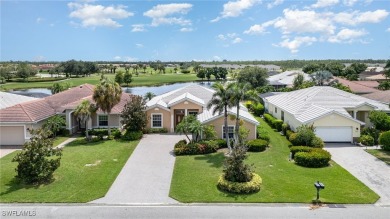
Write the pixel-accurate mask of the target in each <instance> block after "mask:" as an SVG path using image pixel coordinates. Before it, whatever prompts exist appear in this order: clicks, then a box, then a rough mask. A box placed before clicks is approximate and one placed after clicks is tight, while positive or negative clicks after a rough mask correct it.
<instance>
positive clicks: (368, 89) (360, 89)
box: [334, 77, 378, 94]
mask: <svg viewBox="0 0 390 219" xmlns="http://www.w3.org/2000/svg"><path fill="white" fill-rule="evenodd" d="M334 79H336V80H338V81H339V83H341V84H343V85H345V86H347V87H349V88H350V89H351V90H352V92H354V93H356V94H368V93H373V92H377V91H378V90H377V89H375V88H373V87H372V86H373V83H370V82H368V83H366V82H363V81H349V80H346V79H344V78H339V77H334ZM357 82H359V83H357ZM362 82H363V83H362Z"/></svg>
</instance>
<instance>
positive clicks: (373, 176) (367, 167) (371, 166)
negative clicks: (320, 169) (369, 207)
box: [326, 144, 390, 206]
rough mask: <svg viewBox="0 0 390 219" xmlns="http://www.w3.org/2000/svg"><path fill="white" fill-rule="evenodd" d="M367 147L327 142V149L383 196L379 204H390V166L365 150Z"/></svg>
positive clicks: (335, 158)
mask: <svg viewBox="0 0 390 219" xmlns="http://www.w3.org/2000/svg"><path fill="white" fill-rule="evenodd" d="M364 149H365V147H357V146H352V145H350V144H326V150H327V151H329V152H330V153H331V154H332V160H334V161H336V162H337V163H338V164H340V165H341V166H342V167H344V168H345V169H346V170H347V171H349V172H350V173H351V174H352V175H354V176H355V177H356V178H358V179H359V180H360V181H362V182H363V183H364V184H366V185H367V186H368V187H369V188H371V189H372V190H373V191H374V192H376V193H377V194H378V195H379V196H380V197H381V198H380V199H379V200H378V201H377V202H376V204H377V205H387V206H389V205H390V186H389V185H390V167H389V166H388V165H387V164H385V163H384V162H382V161H381V160H379V159H377V158H375V157H374V156H372V155H370V154H369V153H367V152H365V151H364Z"/></svg>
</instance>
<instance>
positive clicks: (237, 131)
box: [234, 102, 240, 146]
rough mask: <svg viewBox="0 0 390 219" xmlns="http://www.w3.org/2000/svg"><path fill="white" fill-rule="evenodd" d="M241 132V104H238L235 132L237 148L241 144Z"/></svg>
mask: <svg viewBox="0 0 390 219" xmlns="http://www.w3.org/2000/svg"><path fill="white" fill-rule="evenodd" d="M239 131H240V102H237V115H236V128H235V130H234V132H235V133H234V143H235V146H237V145H238V144H239V142H238V141H239Z"/></svg>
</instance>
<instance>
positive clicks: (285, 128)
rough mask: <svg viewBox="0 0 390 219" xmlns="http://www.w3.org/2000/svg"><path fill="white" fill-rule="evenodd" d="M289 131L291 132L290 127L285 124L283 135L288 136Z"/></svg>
mask: <svg viewBox="0 0 390 219" xmlns="http://www.w3.org/2000/svg"><path fill="white" fill-rule="evenodd" d="M288 130H290V126H289V125H288V124H287V123H283V124H282V132H283V135H286V134H287V131H288Z"/></svg>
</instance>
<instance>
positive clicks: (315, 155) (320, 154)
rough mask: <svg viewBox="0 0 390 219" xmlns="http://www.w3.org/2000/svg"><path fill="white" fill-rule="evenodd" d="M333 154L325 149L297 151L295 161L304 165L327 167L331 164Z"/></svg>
mask: <svg viewBox="0 0 390 219" xmlns="http://www.w3.org/2000/svg"><path fill="white" fill-rule="evenodd" d="M330 159H331V155H330V153H329V152H328V151H325V150H323V149H313V150H312V151H310V152H297V153H296V154H295V156H294V161H295V163H296V164H298V165H299V166H303V167H315V168H318V167H325V166H328V165H329V161H330Z"/></svg>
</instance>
